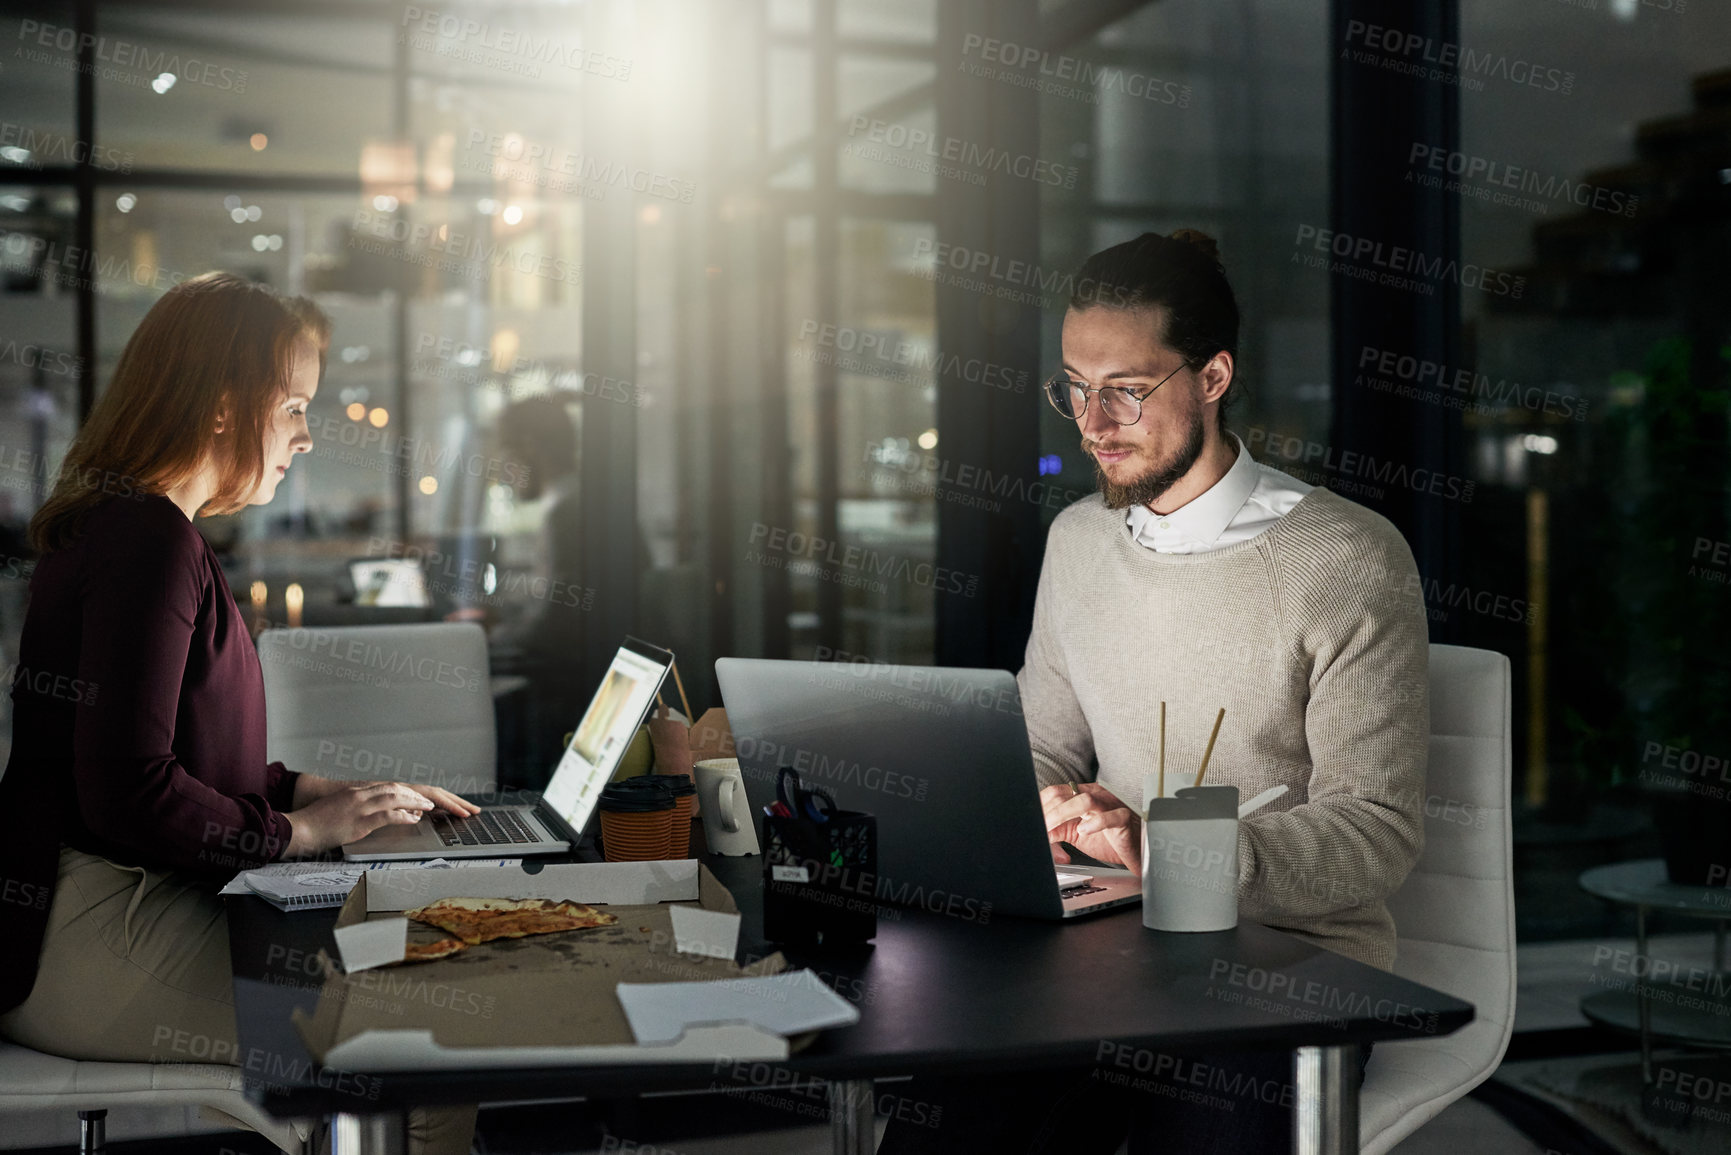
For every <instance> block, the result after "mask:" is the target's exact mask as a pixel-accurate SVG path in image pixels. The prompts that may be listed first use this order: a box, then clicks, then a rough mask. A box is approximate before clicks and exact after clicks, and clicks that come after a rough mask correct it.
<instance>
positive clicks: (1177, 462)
mask: <svg viewBox="0 0 1731 1155" xmlns="http://www.w3.org/2000/svg"><path fill="white" fill-rule="evenodd" d="M1202 423H1203V418H1202V409H1201V407H1200V406H1198V407H1197V408H1195V409H1193V410H1191V411H1190V428H1189V430H1188V431H1187V432H1186V435H1185V439H1184V444H1183V445H1181V446H1179V447H1178V452H1177V453H1175V454H1174V455H1173V456H1172V458H1171V460H1169V461H1167V462H1166V464H1165V465H1164V466H1161V465H1154V466H1151V467H1150V468H1149V469H1148V472H1146V473H1144V474H1143V475H1142V476H1141V477H1138V478H1135V479H1134V480H1132V481H1129V482H1127V483H1125V484H1123V485H1118V484H1115V483H1114V482H1112V481H1110V480H1108V479H1107V477H1106V471H1105V470H1104V469H1103V468H1101V466H1100V459H1099V458H1097V457H1094V455H1093V454H1092V453H1089V454H1088V456H1089V457H1090V458H1093V460H1094V481H1095V483H1096V484H1097V485H1099V487H1100V492H1101V494H1103V495H1104V496H1105V498H1106V508H1107V509H1129V508H1130V507H1131V506H1132V505H1147V504H1149V503H1150V502H1153V501H1155V500H1157V499H1158V498H1159V497H1160V496H1161V495H1162V494H1164V493H1165V492H1166V491H1167V490H1168V489H1171V488H1172V487H1173V486H1174V485H1176V484H1177V483H1178V479H1179V478H1181V477H1183V476H1184V475H1185V474H1186V473H1189V472H1190V469H1191V467H1192V466H1194V465H1195V464H1196V462H1197V461H1198V460H1199V459H1200V458H1201V456H1202V446H1203V436H1202ZM1082 444H1083V447H1084V448H1086V447H1087V444H1088V442H1087V440H1086V439H1084V440H1083V442H1082Z"/></svg>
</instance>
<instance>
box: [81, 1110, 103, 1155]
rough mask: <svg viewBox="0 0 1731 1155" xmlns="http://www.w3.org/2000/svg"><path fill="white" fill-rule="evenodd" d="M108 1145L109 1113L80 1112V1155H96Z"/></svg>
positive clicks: (101, 1111)
mask: <svg viewBox="0 0 1731 1155" xmlns="http://www.w3.org/2000/svg"><path fill="white" fill-rule="evenodd" d="M107 1143H108V1112H107V1111H106V1110H100V1111H80V1112H78V1155H95V1153H96V1152H98V1151H101V1150H103V1149H104V1147H106V1146H107Z"/></svg>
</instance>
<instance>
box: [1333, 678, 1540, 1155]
mask: <svg viewBox="0 0 1731 1155" xmlns="http://www.w3.org/2000/svg"><path fill="white" fill-rule="evenodd" d="M1510 698H1511V677H1510V671H1509V660H1508V658H1507V657H1505V656H1504V655H1502V654H1498V653H1494V652H1492V651H1490V650H1474V649H1467V648H1465V647H1463V646H1432V647H1431V648H1430V710H1431V738H1430V765H1429V769H1428V771H1427V773H1426V776H1425V793H1426V804H1425V846H1424V852H1423V853H1422V854H1421V855H1419V860H1418V864H1417V865H1416V866H1415V867H1414V868H1413V871H1412V873H1411V874H1409V875H1408V876H1407V879H1406V882H1405V883H1404V884H1402V886H1401V888H1400V890H1399V891H1397V892H1396V893H1395V895H1394V897H1393V898H1391V899H1390V900H1389V909H1390V910H1391V911H1392V912H1393V914H1394V921H1395V935H1396V959H1395V964H1394V970H1395V973H1396V974H1398V975H1400V976H1401V977H1402V978H1408V979H1411V980H1413V981H1414V982H1417V983H1423V984H1424V985H1425V986H1427V987H1433V988H1435V989H1436V990H1439V991H1443V992H1446V993H1447V994H1451V995H1454V996H1455V997H1456V998H1461V999H1466V1000H1467V1001H1468V1002H1470V1003H1472V1004H1473V1007H1474V1009H1475V1014H1474V1017H1473V1021H1472V1022H1471V1023H1469V1024H1467V1026H1465V1027H1463V1028H1462V1029H1461V1030H1459V1031H1456V1032H1455V1033H1454V1034H1452V1035H1446V1036H1443V1037H1442V1038H1436V1039H1417V1040H1408V1041H1403V1042H1397V1043H1378V1044H1377V1045H1376V1049H1375V1050H1374V1051H1372V1052H1371V1057H1370V1064H1369V1065H1368V1067H1366V1069H1365V1078H1364V1088H1363V1089H1362V1090H1361V1091H1360V1092H1359V1148H1360V1150H1361V1151H1362V1152H1363V1153H1364V1155H1384V1153H1385V1152H1387V1151H1388V1150H1389V1149H1391V1148H1392V1147H1394V1145H1395V1144H1396V1143H1399V1142H1400V1141H1401V1140H1402V1139H1404V1138H1406V1137H1407V1136H1408V1135H1411V1134H1412V1133H1413V1132H1414V1131H1416V1130H1418V1129H1419V1128H1420V1127H1421V1126H1423V1125H1424V1124H1425V1123H1426V1122H1428V1121H1429V1120H1430V1119H1432V1118H1434V1117H1435V1116H1436V1115H1437V1114H1438V1113H1439V1112H1441V1111H1442V1109H1443V1108H1444V1107H1447V1106H1448V1105H1449V1104H1450V1103H1453V1102H1454V1101H1455V1100H1456V1099H1459V1098H1460V1097H1461V1096H1463V1095H1465V1094H1466V1093H1467V1092H1468V1091H1471V1090H1472V1089H1473V1088H1474V1087H1476V1086H1478V1085H1479V1084H1480V1083H1482V1082H1484V1081H1485V1080H1486V1079H1488V1078H1489V1077H1490V1076H1491V1073H1492V1072H1493V1071H1495V1070H1496V1069H1497V1065H1498V1064H1499V1063H1501V1062H1502V1058H1503V1052H1504V1051H1505V1050H1506V1049H1507V1048H1508V1045H1509V1035H1510V1034H1511V1033H1512V1031H1513V1029H1514V1022H1515V896H1514V871H1513V859H1514V851H1513V845H1514V839H1513V835H1512V834H1511V831H1510V827H1509V789H1510V777H1511V764H1512V760H1511V757H1510V748H1509V733H1510V730H1509V710H1510Z"/></svg>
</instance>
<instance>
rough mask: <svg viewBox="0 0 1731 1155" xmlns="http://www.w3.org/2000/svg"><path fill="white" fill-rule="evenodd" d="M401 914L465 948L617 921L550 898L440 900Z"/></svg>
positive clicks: (601, 912)
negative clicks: (447, 934)
mask: <svg viewBox="0 0 1731 1155" xmlns="http://www.w3.org/2000/svg"><path fill="white" fill-rule="evenodd" d="M404 913H406V914H407V915H408V916H409V917H410V918H412V919H414V920H415V921H417V922H424V923H428V924H429V925H431V926H436V927H438V928H439V929H440V930H444V931H449V932H450V933H451V934H454V935H456V936H457V937H458V938H460V939H462V940H463V942H464V943H466V944H468V945H469V946H475V945H477V944H479V943H483V942H491V941H492V940H493V939H496V938H525V937H527V936H529V935H532V934H552V933H554V932H555V931H561V930H583V929H585V928H587V927H593V926H611V925H612V924H614V923H616V922H618V921H619V918H618V916H617V915H611V914H608V913H606V912H605V911H599V910H596V909H594V908H593V907H588V906H584V905H583V904H582V903H579V902H555V901H554V900H552V899H550V898H444V899H440V900H439V901H438V902H435V903H430V904H428V905H427V906H423V907H418V908H416V909H415V910H411V911H405V912H404Z"/></svg>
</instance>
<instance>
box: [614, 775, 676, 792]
mask: <svg viewBox="0 0 1731 1155" xmlns="http://www.w3.org/2000/svg"><path fill="white" fill-rule="evenodd" d="M677 781H679V779H677V778H675V777H673V776H672V775H669V774H639V775H637V777H635V778H625V779H622V780H621V781H618V782H610V783H608V784H607V787H606V789H607V790H640V791H643V792H645V793H648V792H652V791H657V792H661V793H666V794H671V793H673V786H674V783H675V782H677Z"/></svg>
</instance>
